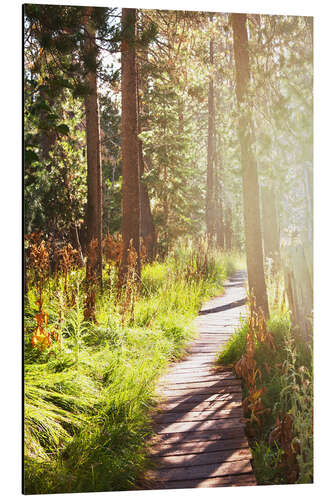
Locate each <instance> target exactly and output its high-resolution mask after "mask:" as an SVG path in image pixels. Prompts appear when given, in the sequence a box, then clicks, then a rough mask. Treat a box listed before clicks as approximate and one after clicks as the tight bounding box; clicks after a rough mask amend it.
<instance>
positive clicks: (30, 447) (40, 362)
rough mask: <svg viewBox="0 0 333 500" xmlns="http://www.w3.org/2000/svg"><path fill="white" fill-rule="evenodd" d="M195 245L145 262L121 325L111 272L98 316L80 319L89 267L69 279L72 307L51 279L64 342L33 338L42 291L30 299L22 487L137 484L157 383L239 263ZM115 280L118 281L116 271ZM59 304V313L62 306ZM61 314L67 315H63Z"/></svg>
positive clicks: (48, 295) (57, 489) (47, 299)
mask: <svg viewBox="0 0 333 500" xmlns="http://www.w3.org/2000/svg"><path fill="white" fill-rule="evenodd" d="M201 257H202V256H200V258H196V255H195V252H194V250H184V249H180V250H179V249H176V250H175V252H174V253H173V254H171V255H170V257H168V258H167V259H166V261H165V262H163V263H160V262H155V263H153V264H151V265H145V266H143V270H142V284H141V296H140V298H139V299H138V301H137V302H136V304H135V309H134V322H133V323H132V324H130V323H129V321H128V320H127V321H125V324H124V325H123V326H122V323H121V308H120V307H119V304H117V303H116V299H115V290H114V288H113V287H111V289H110V287H109V278H108V273H107V272H104V282H105V283H104V284H105V287H104V293H103V295H100V296H98V298H97V306H96V317H97V324H92V323H89V322H85V321H84V318H83V301H84V285H83V279H84V270H79V271H75V272H73V273H72V274H71V275H70V277H69V283H68V287H69V290H70V291H71V292H72V291H73V292H74V293H75V295H76V297H77V300H76V304H75V306H74V307H66V306H65V298H64V289H63V284H62V283H61V282H60V283H57V282H56V280H55V279H54V278H51V279H50V280H49V281H48V283H47V285H46V288H45V291H44V296H43V300H44V303H43V309H44V310H46V311H47V312H48V313H49V325H50V329H53V328H54V327H55V326H56V325H58V333H59V335H60V340H61V341H60V342H59V343H54V344H53V345H52V347H51V348H49V349H44V350H41V351H40V350H39V349H37V348H33V347H32V345H31V336H32V332H33V329H34V327H35V326H36V324H35V320H34V315H35V313H36V312H37V306H36V291H35V290H31V291H29V293H28V297H27V299H26V304H25V469H24V472H25V484H24V488H25V492H26V493H29V494H39V493H66V492H89V491H110V490H128V489H134V488H136V485H137V484H138V480H139V478H140V477H141V476H142V474H143V473H144V471H145V470H146V468H147V467H148V465H149V462H148V459H147V453H146V446H147V442H148V439H149V436H150V435H151V433H152V428H151V415H152V412H153V410H154V407H155V405H156V401H157V397H156V383H157V381H158V378H159V376H160V375H161V374H162V373H163V371H164V370H165V368H166V367H167V365H168V363H169V362H170V361H171V360H172V359H175V358H178V357H180V356H182V353H183V352H184V347H185V346H186V344H187V343H188V342H189V340H190V339H191V338H193V337H194V336H195V335H196V332H195V330H194V327H193V326H192V321H193V318H194V317H195V316H196V314H197V311H198V310H199V308H200V305H201V303H202V302H203V301H204V300H206V299H207V298H208V297H210V296H213V295H216V294H217V293H221V291H222V289H223V288H222V285H223V280H224V279H225V277H226V276H227V274H228V273H230V272H232V271H233V270H234V269H235V266H234V264H233V257H232V256H223V255H221V254H218V253H217V252H214V255H209V258H208V265H207V266H206V267H205V265H204V264H205V263H204V262H203V260H202V259H201ZM112 273H113V274H112V276H111V277H112V283H113V284H114V283H115V276H114V271H112ZM60 312H61V314H60ZM60 318H61V319H60Z"/></svg>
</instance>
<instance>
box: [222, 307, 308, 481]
mask: <svg viewBox="0 0 333 500" xmlns="http://www.w3.org/2000/svg"><path fill="white" fill-rule="evenodd" d="M267 328H268V331H269V332H270V333H271V334H272V335H273V340H274V345H275V349H274V350H272V348H271V347H269V345H267V344H266V343H264V342H263V343H260V342H257V343H256V345H255V354H254V359H255V361H256V367H257V368H258V370H259V371H260V373H261V377H260V385H259V388H260V387H264V388H265V389H264V392H263V394H262V397H261V400H262V404H263V407H264V408H265V411H266V413H265V417H264V418H263V424H262V425H261V426H260V427H258V428H256V433H255V434H254V435H253V434H251V437H252V438H251V443H250V444H251V449H252V453H253V458H254V464H253V466H254V472H255V475H256V478H257V481H258V483H259V484H287V483H289V482H290V481H289V480H288V477H289V476H288V468H286V465H285V460H286V459H284V456H285V451H284V450H283V449H281V448H279V446H278V443H276V442H274V443H272V442H271V441H270V439H269V436H270V433H271V432H272V430H273V429H274V428H275V425H276V419H277V417H281V415H285V414H289V415H291V416H292V418H293V425H292V432H293V442H292V446H295V445H296V444H297V445H298V447H299V448H298V449H299V453H298V454H297V457H296V458H297V464H298V468H299V474H298V479H297V482H298V483H308V482H312V479H313V414H312V413H313V383H312V354H311V348H310V346H308V345H306V344H304V342H303V341H302V340H301V339H299V340H298V339H296V340H295V339H293V337H292V334H291V330H290V321H289V317H288V314H286V313H280V314H276V315H274V316H273V317H272V318H271V319H270V321H269V322H268V325H267ZM248 329H249V326H248V322H244V323H243V325H242V327H241V328H240V329H239V330H238V331H237V332H236V333H235V334H234V335H233V336H232V337H231V338H230V339H229V341H228V342H227V343H226V345H225V346H224V348H223V350H222V351H221V353H220V355H219V358H218V362H219V363H220V364H223V365H228V364H235V363H236V362H237V361H238V360H240V359H241V357H242V356H243V354H244V353H245V349H246V335H247V332H248ZM247 395H248V387H247V386H246V384H245V385H244V386H243V396H244V397H246V396H247ZM281 460H282V461H283V464H284V465H283V466H282V465H281V463H282V462H281Z"/></svg>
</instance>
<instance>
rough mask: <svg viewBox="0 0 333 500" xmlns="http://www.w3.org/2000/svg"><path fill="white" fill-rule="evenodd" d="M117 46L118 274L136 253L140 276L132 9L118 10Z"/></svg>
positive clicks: (134, 19)
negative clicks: (119, 37)
mask: <svg viewBox="0 0 333 500" xmlns="http://www.w3.org/2000/svg"><path fill="white" fill-rule="evenodd" d="M122 27H123V29H124V31H125V33H126V34H125V35H124V38H123V40H122V42H121V103H122V115H121V139H122V168H123V172H122V173H123V184H122V195H123V200H122V212H123V218H122V234H123V243H124V249H123V258H122V273H123V275H124V274H125V273H126V272H127V269H128V250H129V248H130V244H131V242H132V246H133V248H134V249H135V251H136V253H137V261H136V273H137V276H140V267H141V266H140V226H141V221H140V172H139V141H138V98H137V63H136V49H135V46H134V41H135V36H136V9H122Z"/></svg>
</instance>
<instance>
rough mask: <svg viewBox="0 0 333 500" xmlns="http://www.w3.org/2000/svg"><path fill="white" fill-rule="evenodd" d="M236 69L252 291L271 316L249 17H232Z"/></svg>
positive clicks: (249, 276) (247, 251) (248, 257)
mask: <svg viewBox="0 0 333 500" xmlns="http://www.w3.org/2000/svg"><path fill="white" fill-rule="evenodd" d="M231 23H232V28H233V42H234V56H235V66H236V95H237V102H238V110H239V122H238V135H239V141H240V147H241V164H242V178H243V201H244V227H245V243H246V260H247V272H248V280H249V290H250V293H252V294H253V295H254V296H255V300H256V304H257V306H258V307H260V308H261V309H262V311H263V313H264V315H265V317H268V316H269V310H268V300H267V291H266V283H265V275H264V262H263V250H262V238H261V227H260V207H259V186H258V172H257V162H256V157H255V154H254V132H253V121H252V116H251V105H250V103H249V102H248V99H247V98H248V86H249V81H250V63H249V52H248V37H247V30H246V14H231Z"/></svg>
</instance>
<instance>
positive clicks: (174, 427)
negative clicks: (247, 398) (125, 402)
mask: <svg viewBox="0 0 333 500" xmlns="http://www.w3.org/2000/svg"><path fill="white" fill-rule="evenodd" d="M243 297H244V289H243V287H242V286H240V287H238V288H237V287H234V288H232V289H230V290H227V292H226V294H225V295H224V296H223V298H221V297H220V298H215V299H214V300H213V301H210V302H208V303H207V304H206V305H205V306H204V308H203V309H202V311H201V315H200V316H199V318H198V319H197V320H196V321H195V325H196V327H197V328H198V330H199V333H200V334H199V336H198V337H197V338H196V339H194V340H193V342H192V344H191V346H190V347H189V348H188V350H187V353H186V354H185V355H184V357H183V359H182V360H180V361H179V362H177V363H173V364H172V365H171V367H170V369H169V370H168V372H166V373H165V374H164V375H163V377H162V379H161V381H160V382H161V383H160V385H159V393H160V395H161V397H162V400H161V402H160V405H159V410H160V411H159V412H157V413H156V415H155V417H154V419H155V431H156V435H155V437H154V438H153V439H152V440H151V447H150V456H151V457H152V458H153V459H154V462H155V465H157V468H156V469H155V470H154V471H151V475H150V479H151V480H153V481H154V482H153V483H152V484H153V487H154V488H159V487H164V488H166V487H170V488H178V487H192V486H193V487H201V485H207V486H209V485H210V486H216V485H242V484H251V485H252V484H255V478H254V476H253V473H252V470H251V464H250V460H251V458H252V456H251V452H250V449H249V447H248V442H247V439H246V437H245V432H244V425H245V419H244V418H243V410H242V403H241V399H242V388H241V383H240V380H239V379H237V378H236V377H235V375H234V374H233V373H232V371H230V370H229V371H228V372H222V371H218V370H217V366H216V365H215V360H216V357H217V353H218V352H219V350H220V349H221V348H222V347H223V345H224V344H225V342H226V341H227V340H228V339H229V338H230V336H231V335H232V334H233V333H234V331H235V330H236V329H237V327H238V326H239V324H240V321H241V318H242V317H243V316H244V314H245V312H246V311H247V306H246V305H244V304H242V301H243ZM205 308H206V310H205ZM163 483H164V484H163ZM160 485H162V486H160ZM168 485H169V486H168Z"/></svg>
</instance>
